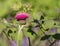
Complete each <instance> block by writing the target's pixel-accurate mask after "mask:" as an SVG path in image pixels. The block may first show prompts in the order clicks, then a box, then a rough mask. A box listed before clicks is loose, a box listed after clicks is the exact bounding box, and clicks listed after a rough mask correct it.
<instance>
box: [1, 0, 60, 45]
mask: <svg viewBox="0 0 60 46" xmlns="http://www.w3.org/2000/svg"><path fill="white" fill-rule="evenodd" d="M17 12H26V13H29V14H30V18H29V19H27V23H30V22H31V25H30V26H28V27H25V28H24V29H23V30H26V32H25V34H26V36H27V38H28V40H30V42H29V41H28V42H29V45H28V46H60V42H59V40H60V0H0V46H12V45H11V42H12V41H13V40H14V41H17V30H18V26H17V25H18V22H17V21H16V20H15V18H14V16H15V15H16V13H17ZM36 25H37V26H36ZM19 37H20V42H19V43H20V45H19V46H23V45H22V41H23V33H22V32H21V35H20V36H19ZM26 41H27V40H26ZM23 42H24V41H23ZM15 44H16V43H15ZM13 46H14V45H13Z"/></svg>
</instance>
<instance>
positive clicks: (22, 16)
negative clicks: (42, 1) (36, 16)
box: [15, 13, 29, 21]
mask: <svg viewBox="0 0 60 46" xmlns="http://www.w3.org/2000/svg"><path fill="white" fill-rule="evenodd" d="M27 18H29V14H28V13H17V14H16V16H15V19H16V20H18V21H20V20H26V19H27Z"/></svg>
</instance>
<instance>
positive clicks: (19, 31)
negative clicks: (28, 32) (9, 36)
mask: <svg viewBox="0 0 60 46" xmlns="http://www.w3.org/2000/svg"><path fill="white" fill-rule="evenodd" d="M23 27H24V25H22V26H20V25H19V28H18V29H19V30H18V35H17V46H19V36H20V33H21V31H22V29H23Z"/></svg>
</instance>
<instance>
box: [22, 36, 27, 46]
mask: <svg viewBox="0 0 60 46" xmlns="http://www.w3.org/2000/svg"><path fill="white" fill-rule="evenodd" d="M22 46H28V38H27V37H25V36H24V37H23V41H22Z"/></svg>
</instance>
